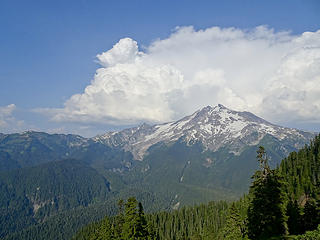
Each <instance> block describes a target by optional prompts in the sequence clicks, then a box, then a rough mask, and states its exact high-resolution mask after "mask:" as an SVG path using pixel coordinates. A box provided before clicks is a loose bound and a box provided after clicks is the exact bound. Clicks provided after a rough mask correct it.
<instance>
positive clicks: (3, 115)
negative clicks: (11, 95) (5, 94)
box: [0, 104, 24, 132]
mask: <svg viewBox="0 0 320 240" xmlns="http://www.w3.org/2000/svg"><path fill="white" fill-rule="evenodd" d="M15 110H16V105H14V104H9V105H7V106H0V132H12V131H19V130H21V127H22V126H23V124H24V122H23V121H21V120H17V119H16V118H15V117H14V116H13V112H14V111H15Z"/></svg>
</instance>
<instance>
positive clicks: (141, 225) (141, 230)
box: [136, 202, 149, 240]
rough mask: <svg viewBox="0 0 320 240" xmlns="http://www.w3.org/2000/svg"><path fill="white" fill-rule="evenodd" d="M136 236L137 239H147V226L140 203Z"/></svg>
mask: <svg viewBox="0 0 320 240" xmlns="http://www.w3.org/2000/svg"><path fill="white" fill-rule="evenodd" d="M136 235H137V237H138V239H139V240H140V239H148V235H149V234H148V224H147V220H146V217H145V215H144V211H143V207H142V204H141V202H139V204H138V221H137V228H136Z"/></svg>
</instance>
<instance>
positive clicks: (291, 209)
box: [287, 200, 304, 235]
mask: <svg viewBox="0 0 320 240" xmlns="http://www.w3.org/2000/svg"><path fill="white" fill-rule="evenodd" d="M287 216H288V222H287V224H288V230H289V233H290V234H293V235H297V234H302V233H303V232H304V227H303V220H302V209H301V208H300V206H299V204H298V202H297V200H291V201H289V203H288V205H287Z"/></svg>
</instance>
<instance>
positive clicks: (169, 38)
mask: <svg viewBox="0 0 320 240" xmlns="http://www.w3.org/2000/svg"><path fill="white" fill-rule="evenodd" d="M18 2H19V1H18ZM231 2H232V3H233V4H231V6H233V8H231V10H230V8H227V4H222V3H219V4H218V3H217V2H215V4H212V3H208V2H206V3H205V4H203V5H201V6H199V5H197V6H194V4H191V3H190V2H188V1H187V2H186V4H185V5H184V6H180V7H181V8H180V11H181V14H180V15H179V16H178V17H177V16H176V17H175V15H174V13H175V11H176V10H177V9H176V8H177V7H179V6H176V5H175V4H173V6H171V5H170V3H169V2H165V3H162V4H160V5H158V7H159V8H158V10H157V9H155V8H154V6H151V5H150V4H145V5H139V6H140V8H139V9H140V10H141V11H140V13H142V12H143V13H144V14H138V13H136V14H135V13H134V11H133V10H134V9H136V8H138V7H139V6H134V5H132V4H131V5H130V4H129V3H127V5H125V4H123V5H121V4H116V3H111V4H110V6H108V4H106V5H103V6H99V4H96V3H89V2H87V1H83V2H82V3H79V4H77V6H76V8H75V10H74V11H72V12H70V7H71V5H72V4H71V5H69V4H65V5H63V4H61V3H59V2H58V3H57V4H55V5H54V6H55V7H56V8H52V6H51V5H50V4H48V5H45V4H40V3H38V5H36V6H34V7H35V8H34V9H32V8H31V6H28V10H29V12H25V11H23V10H22V9H20V8H22V6H21V5H19V4H18V3H8V2H5V3H1V4H2V5H3V8H2V9H4V10H3V12H4V11H5V10H7V11H6V13H4V14H2V17H1V18H3V19H7V20H8V19H9V17H12V15H13V14H14V13H16V11H18V12H23V13H24V15H23V14H22V17H15V18H13V20H12V21H11V22H10V24H8V25H7V26H6V27H5V28H3V29H5V31H4V32H5V33H6V34H5V36H6V37H5V38H4V39H2V40H0V41H1V42H2V44H1V46H2V47H1V49H2V48H3V49H5V51H4V55H3V56H2V57H1V58H2V59H1V63H4V64H2V66H4V67H5V69H4V70H3V69H2V70H0V79H1V84H2V88H1V89H2V90H1V93H2V94H1V98H0V99H1V104H0V132H4V133H7V132H19V131H23V130H28V129H32V130H37V131H46V132H58V133H77V134H80V135H84V136H93V135H96V134H98V133H104V132H106V131H109V130H113V129H122V128H125V127H128V126H133V125H137V124H140V123H142V122H147V123H162V122H167V121H172V120H177V119H179V118H181V117H183V116H186V115H189V114H191V113H193V112H194V111H196V110H198V109H200V108H202V107H204V106H207V105H211V106H213V105H217V104H218V103H221V104H223V105H225V106H226V107H228V108H230V109H233V110H238V111H250V112H252V113H254V114H256V115H258V116H259V117H262V118H264V119H266V120H268V121H270V122H272V123H275V124H279V125H282V126H286V127H296V128H300V129H304V130H309V131H316V132H319V131H320V130H319V129H320V97H319V96H320V26H319V23H320V19H319V16H317V15H316V12H317V11H316V10H320V8H319V6H320V5H319V4H318V3H317V1H310V2H308V3H302V1H295V2H294V4H290V5H289V1H284V2H283V3H282V4H281V5H279V4H276V1H270V2H269V3H264V5H263V6H260V5H258V4H251V5H250V4H249V1H245V4H243V5H242V6H239V5H237V4H236V1H231ZM231 2H230V3H231ZM290 3H291V1H290ZM34 4H35V3H34ZM32 5H33V4H32ZM39 6H40V7H39ZM170 6H171V8H170ZM14 7H16V9H15V11H14V10H13V9H14ZM50 7H51V8H50ZM99 7H100V8H101V7H102V8H104V9H105V8H106V7H110V8H111V9H125V10H126V11H127V12H123V11H118V12H119V16H116V15H113V14H111V13H110V12H109V15H108V14H105V15H104V14H103V12H102V10H100V9H98V8H99ZM166 7H168V8H166ZM192 8H194V10H197V11H196V13H195V16H193V15H191V14H190V11H191V10H192ZM206 8H207V9H206ZM208 8H209V9H211V10H212V11H213V12H212V15H211V17H210V14H209V13H210V12H208ZM61 9H62V10H63V11H61ZM164 9H167V10H168V11H167V13H166V14H163V15H161V14H158V15H152V13H155V12H157V13H158V11H160V12H161V10H164ZM285 9H287V11H285ZM131 10H132V11H133V12H131ZM143 10H144V11H143ZM236 10H238V11H236ZM264 10H266V11H267V12H266V13H264V12H263V11H264ZM100 11H101V12H100ZM109 11H110V10H109ZM219 11H220V12H219ZM1 12H2V11H1V10H0V13H1ZM128 12H129V13H128ZM271 12H272V14H273V15H270V16H267V13H271ZM248 13H250V14H248ZM258 14H260V15H258ZM297 14H300V15H299V16H300V18H298V19H295V16H297ZM83 15H84V16H85V18H84V20H83V19H82V17H83ZM93 16H94V17H93ZM23 17H24V18H25V20H26V23H24V22H23ZM71 17H74V18H71ZM92 17H93V19H92ZM197 17H198V18H197ZM1 18H0V19H1ZM80 18H81V20H80ZM39 19H42V20H45V21H44V23H43V25H41V24H40V23H38V20H39ZM57 19H58V21H53V20H57ZM132 19H134V20H132ZM239 19H242V21H240V23H239ZM284 19H286V21H284ZM77 20H78V22H77ZM85 20H87V21H85ZM112 20H116V21H112ZM317 20H319V21H317ZM46 22H47V23H49V27H51V29H50V28H49V30H48V29H47V28H46V26H47V25H45V23H46ZM284 22H285V23H287V24H286V25H285V26H284V25H283V24H284ZM62 25H63V26H62ZM75 26H76V28H74V27H75ZM124 26H125V27H124ZM129 27H131V28H132V29H136V32H134V31H133V30H132V29H129ZM122 28H124V29H123V30H121V31H120V30H119V29H122ZM109 29H110V30H109ZM50 30H51V31H50ZM150 30H153V31H150ZM86 34H87V35H86ZM50 36H53V37H54V39H55V41H57V40H60V42H59V41H57V42H54V40H52V39H50V38H49V37H50ZM88 36H89V37H88ZM41 40H42V41H41ZM102 40H107V41H105V42H103V41H102ZM39 42H40V45H39ZM37 44H38V45H37ZM27 47H29V48H27ZM16 48H17V49H16ZM19 49H20V50H21V49H22V51H20V52H19ZM25 53H28V54H25ZM60 61H61V63H60Z"/></svg>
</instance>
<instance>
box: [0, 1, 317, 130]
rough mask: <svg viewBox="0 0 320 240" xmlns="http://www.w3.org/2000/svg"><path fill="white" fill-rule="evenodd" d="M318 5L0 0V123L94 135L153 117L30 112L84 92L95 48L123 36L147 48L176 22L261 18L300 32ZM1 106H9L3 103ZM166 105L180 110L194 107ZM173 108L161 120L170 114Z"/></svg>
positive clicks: (247, 25)
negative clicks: (70, 116)
mask: <svg viewBox="0 0 320 240" xmlns="http://www.w3.org/2000/svg"><path fill="white" fill-rule="evenodd" d="M319 12H320V2H319V1H317V0H313V1H312V0H310V1H309V0H307V1H302V0H300V1H298V0H287V1H252V0H251V1H245V0H244V1H189V0H187V1H145V0H140V1H102V0H97V1H85V0H82V1H80V0H79V1H22V0H21V1H16V0H3V1H1V2H0V31H1V35H0V36H1V37H0V53H1V55H0V56H1V57H0V82H1V88H0V108H1V107H2V112H1V109H0V115H1V114H2V115H3V116H2V118H1V116H0V130H1V131H2V132H12V131H20V130H24V129H29V128H30V129H36V130H43V131H51V132H54V131H57V132H59V131H60V132H75V133H79V134H84V135H94V134H97V133H99V132H103V131H104V130H105V131H107V130H109V129H119V128H122V127H125V126H128V125H134V124H137V123H139V122H141V121H150V122H152V121H153V120H152V118H148V117H146V118H141V119H135V118H134V117H132V116H133V115H132V116H131V115H130V116H129V117H127V118H130V119H132V118H134V121H123V122H122V118H121V116H123V115H121V114H118V115H112V116H111V115H110V116H111V117H110V118H112V119H113V118H114V117H115V116H116V119H117V121H116V123H115V122H113V121H110V120H106V121H105V122H104V120H103V119H101V118H99V120H97V121H93V122H92V123H88V122H86V120H83V121H75V120H74V119H71V120H70V119H67V120H65V118H63V119H62V120H61V119H60V118H59V120H58V121H57V118H54V117H52V113H51V115H50V114H48V113H47V114H43V112H44V111H36V113H35V111H34V109H47V110H48V109H57V108H63V107H64V104H65V103H66V102H67V101H68V99H70V98H71V96H72V95H74V94H80V93H83V91H84V89H85V88H86V87H87V86H88V85H90V83H91V81H92V80H93V79H94V75H95V72H96V70H97V69H98V68H100V67H101V66H100V65H101V61H100V64H99V60H97V58H96V55H97V54H101V53H103V52H106V51H108V50H110V49H111V48H112V47H113V45H115V44H116V43H117V42H118V41H119V40H120V39H122V38H126V37H128V38H130V39H133V40H135V41H136V42H137V43H138V46H139V49H140V51H143V52H150V51H152V50H151V48H150V46H151V45H150V44H152V43H153V42H156V41H158V40H159V39H161V40H162V39H167V38H170V36H171V35H172V34H173V33H174V32H176V31H178V30H175V28H176V27H177V26H180V27H183V26H193V28H194V31H199V30H205V29H209V28H212V27H214V26H217V27H219V28H220V29H226V28H235V29H241V30H242V31H247V30H248V31H250V29H254V28H256V27H257V26H260V25H265V26H267V28H268V29H274V32H276V33H277V32H281V31H289V32H290V33H287V34H288V36H300V35H301V34H302V33H304V32H307V31H310V32H316V31H317V30H318V29H319V24H320V14H319ZM316 43H317V42H316ZM157 59H158V58H157ZM226 74H228V73H226ZM316 80H317V78H316ZM240 95H241V94H240ZM240 95H239V96H240ZM10 104H11V105H10ZM12 104H14V107H13V106H12ZM105 104H111V103H110V102H106V103H105ZM201 104H205V105H209V104H210V105H214V104H216V102H215V101H211V102H210V101H209V102H208V103H207V104H206V102H205V101H204V102H201ZM201 104H200V103H199V106H200V105H201ZM8 106H11V108H10V107H9V108H8V109H5V107H8ZM195 107H196V106H195ZM195 107H194V108H195ZM169 110H172V111H176V112H177V111H178V112H179V114H180V115H183V114H187V113H191V112H192V111H194V110H197V109H191V108H190V109H180V110H175V108H174V107H173V108H170V109H169ZM249 110H251V109H249ZM290 111H291V110H290ZM292 111H293V110H292ZM8 112H10V113H8ZM39 112H42V113H39ZM179 114H174V113H173V114H172V115H170V116H169V117H164V118H163V119H164V120H167V119H174V118H177V117H179V116H180V115H179ZM266 116H268V115H266ZM317 117H318V116H311V117H309V118H308V119H304V120H303V121H302V120H301V119H299V118H297V119H298V120H294V121H287V122H286V121H283V120H281V121H279V123H281V124H282V125H284V124H286V125H288V126H294V127H303V128H305V129H308V130H314V131H319V128H318V126H319V124H318V122H317V121H315V120H314V119H316V118H317ZM89 118H90V116H89ZM124 118H126V117H124ZM1 119H2V120H1ZM54 119H55V120H54ZM108 119H109V117H108ZM159 119H161V117H160V118H159ZM271 119H272V118H271ZM126 120H127V119H126ZM272 120H273V119H272ZM1 121H2V125H1ZM119 123H121V124H119ZM79 129H84V130H79Z"/></svg>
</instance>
